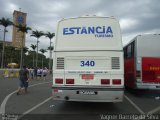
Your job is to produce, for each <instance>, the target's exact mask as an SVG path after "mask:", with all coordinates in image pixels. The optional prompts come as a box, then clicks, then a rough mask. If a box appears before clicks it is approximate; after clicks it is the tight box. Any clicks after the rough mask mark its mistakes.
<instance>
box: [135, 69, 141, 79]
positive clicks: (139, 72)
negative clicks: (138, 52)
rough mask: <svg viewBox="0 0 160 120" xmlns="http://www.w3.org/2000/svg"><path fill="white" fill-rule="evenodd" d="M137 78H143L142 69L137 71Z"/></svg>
mask: <svg viewBox="0 0 160 120" xmlns="http://www.w3.org/2000/svg"><path fill="white" fill-rule="evenodd" d="M136 79H141V71H136Z"/></svg>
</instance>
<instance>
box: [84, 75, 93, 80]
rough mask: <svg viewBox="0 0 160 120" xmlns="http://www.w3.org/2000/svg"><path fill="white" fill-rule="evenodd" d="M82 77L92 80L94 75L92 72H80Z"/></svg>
mask: <svg viewBox="0 0 160 120" xmlns="http://www.w3.org/2000/svg"><path fill="white" fill-rule="evenodd" d="M82 79H84V80H93V79H94V75H93V74H82Z"/></svg>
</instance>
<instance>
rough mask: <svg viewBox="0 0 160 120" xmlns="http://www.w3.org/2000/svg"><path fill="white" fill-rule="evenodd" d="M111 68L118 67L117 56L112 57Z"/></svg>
mask: <svg viewBox="0 0 160 120" xmlns="http://www.w3.org/2000/svg"><path fill="white" fill-rule="evenodd" d="M112 69H120V61H119V57H112Z"/></svg>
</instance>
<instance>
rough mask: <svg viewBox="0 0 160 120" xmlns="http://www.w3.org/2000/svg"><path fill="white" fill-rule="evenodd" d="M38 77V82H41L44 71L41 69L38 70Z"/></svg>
mask: <svg viewBox="0 0 160 120" xmlns="http://www.w3.org/2000/svg"><path fill="white" fill-rule="evenodd" d="M37 77H38V80H41V77H42V69H40V68H38V69H37Z"/></svg>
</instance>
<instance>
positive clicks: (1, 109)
mask: <svg viewBox="0 0 160 120" xmlns="http://www.w3.org/2000/svg"><path fill="white" fill-rule="evenodd" d="M46 83H50V82H42V83H38V84H33V85H30V86H29V87H34V86H37V85H41V84H46ZM16 92H17V90H15V91H14V92H12V93H10V94H9V95H7V96H6V97H5V99H4V100H3V102H2V104H1V106H0V114H1V115H4V114H5V107H6V103H7V101H8V99H9V98H10V97H11V96H12V95H13V94H14V93H16Z"/></svg>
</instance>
